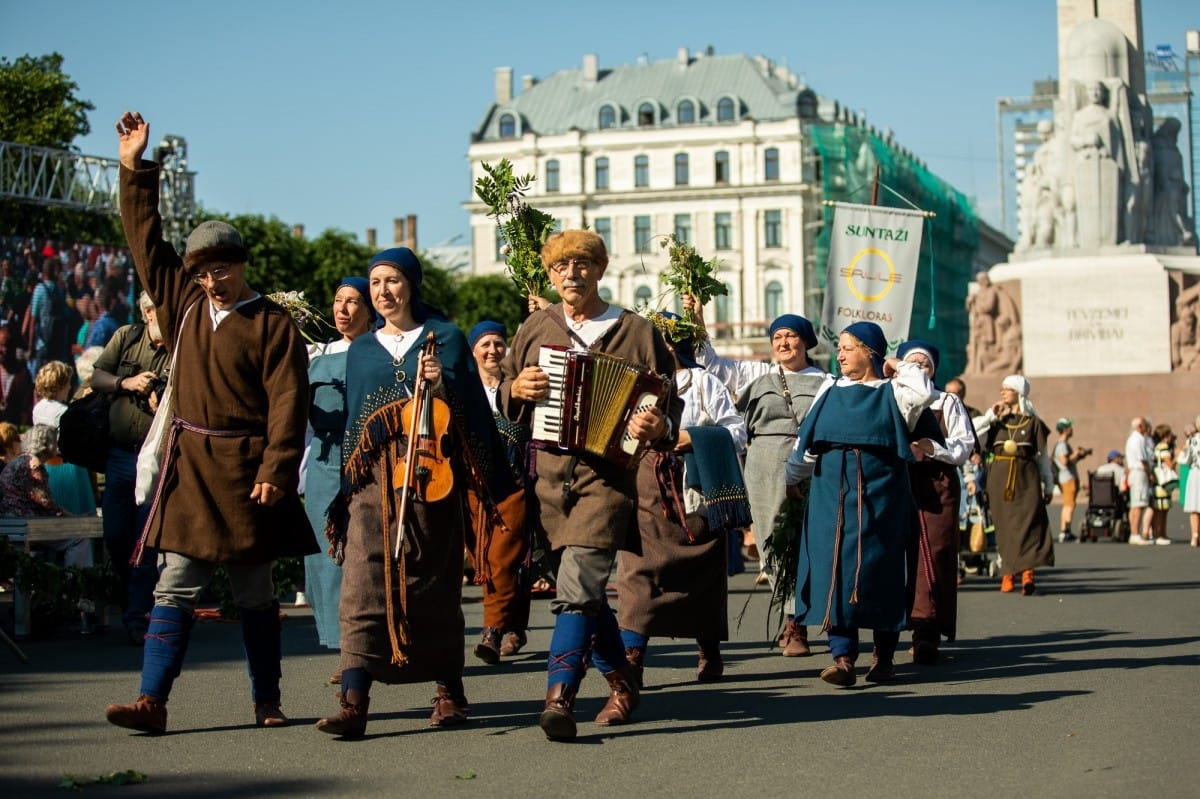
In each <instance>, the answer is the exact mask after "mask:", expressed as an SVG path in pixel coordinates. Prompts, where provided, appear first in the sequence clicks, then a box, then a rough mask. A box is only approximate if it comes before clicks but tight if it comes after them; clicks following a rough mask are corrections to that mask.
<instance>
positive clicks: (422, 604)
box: [339, 466, 466, 683]
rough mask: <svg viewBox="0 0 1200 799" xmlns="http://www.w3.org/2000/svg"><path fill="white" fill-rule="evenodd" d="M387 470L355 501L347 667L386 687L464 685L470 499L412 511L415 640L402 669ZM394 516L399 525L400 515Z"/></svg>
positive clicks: (409, 571)
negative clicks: (387, 566)
mask: <svg viewBox="0 0 1200 799" xmlns="http://www.w3.org/2000/svg"><path fill="white" fill-rule="evenodd" d="M381 471H382V470H381V468H380V467H378V466H376V467H375V469H374V479H373V480H372V482H371V483H369V484H368V485H366V486H365V487H364V488H363V489H362V490H361V491H359V492H358V493H357V494H355V495H354V496H353V497H351V498H350V504H349V518H350V522H349V526H348V529H347V536H346V559H345V563H344V564H343V565H342V602H341V608H340V614H339V618H340V623H341V632H342V658H341V667H342V668H343V669H351V668H361V669H366V670H367V672H368V673H370V675H371V677H372V678H373V679H375V680H376V681H378V682H384V683H411V682H425V681H430V680H446V679H456V678H459V677H461V676H462V672H463V664H464V662H465V659H466V655H465V647H466V641H465V637H464V635H465V630H464V627H465V623H464V620H463V613H462V564H463V540H464V539H463V526H464V523H465V508H464V507H463V499H462V495H461V494H460V493H459V492H458V491H457V490H455V491H452V492H451V494H450V496H449V497H447V498H446V499H444V500H442V501H440V502H435V503H430V504H424V503H415V504H414V505H413V506H412V510H411V517H412V524H410V525H408V526H407V529H406V532H405V536H404V551H403V553H402V554H403V558H404V568H405V583H406V586H407V592H408V597H407V604H406V606H405V608H404V618H405V619H406V620H407V622H408V631H409V639H410V640H409V642H408V643H407V644H404V645H402V647H401V651H402V653H403V655H404V657H406V658H407V660H408V662H407V663H406V664H405V665H402V666H397V665H394V664H393V663H392V638H391V635H390V634H389V630H388V619H387V604H386V603H387V590H386V587H385V585H386V584H385V581H384V562H385V561H384V544H383V514H382V513H381V510H382V508H381V504H382V502H383V501H385V500H384V499H383V497H384V496H386V497H388V499H387V500H386V501H389V502H393V503H394V502H395V497H396V494H395V492H394V491H391V490H390V489H389V490H388V491H387V492H386V493H384V492H381V491H380V474H381ZM389 515H390V516H392V517H393V518H394V517H395V515H396V511H395V510H392V511H391V512H390V514H389ZM393 540H394V537H393ZM396 577H397V576H396V575H393V581H392V585H393V589H394V590H393V596H392V601H393V603H395V612H396V618H399V616H400V607H401V606H400V592H399V590H398V586H397V582H398V580H397V579H396Z"/></svg>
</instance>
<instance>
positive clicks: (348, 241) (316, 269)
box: [305, 228, 374, 311]
mask: <svg viewBox="0 0 1200 799" xmlns="http://www.w3.org/2000/svg"><path fill="white" fill-rule="evenodd" d="M308 251H309V257H310V258H311V259H312V264H313V270H312V286H311V288H309V289H307V290H306V293H305V296H306V297H308V299H309V300H310V301H311V302H312V304H313V305H315V306H317V307H318V308H320V309H321V310H322V311H325V310H326V309H331V308H332V307H333V295H334V293H335V292H334V289H335V288H337V285H338V283H340V282H341V281H342V279H343V278H346V277H349V276H351V275H366V273H367V263H368V262H369V261H370V260H371V256H372V255H374V253H372V252H371V249H370V248H369V247H367V245H366V244H363V243H361V242H359V241H358V239H356V238H355V237H354V235H353V234H351V233H347V232H345V231H343V230H336V229H333V228H330V229H329V230H326V231H325V232H323V233H322V234H321V235H320V236H317V237H316V238H315V239H313V240H312V241H311V242H309V243H308Z"/></svg>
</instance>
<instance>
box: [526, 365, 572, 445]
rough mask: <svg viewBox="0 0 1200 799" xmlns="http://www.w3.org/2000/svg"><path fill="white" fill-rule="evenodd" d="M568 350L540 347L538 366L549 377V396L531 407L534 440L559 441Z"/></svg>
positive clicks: (560, 438)
mask: <svg viewBox="0 0 1200 799" xmlns="http://www.w3.org/2000/svg"><path fill="white" fill-rule="evenodd" d="M569 353H570V350H567V349H555V348H551V347H542V348H541V352H539V353H538V366H539V367H540V368H541V370H542V371H543V372H545V373H546V375H547V376H548V377H549V378H550V396H549V397H547V398H546V399H544V400H542V401H540V402H538V403H537V404H536V405H535V406H534V408H533V418H532V420H531V422H532V424H531V433H532V437H533V439H534V440H536V441H561V440H562V429H563V405H564V404H565V402H566V396H565V395H566V382H567V356H568V354H569Z"/></svg>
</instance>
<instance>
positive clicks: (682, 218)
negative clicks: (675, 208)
mask: <svg viewBox="0 0 1200 799" xmlns="http://www.w3.org/2000/svg"><path fill="white" fill-rule="evenodd" d="M675 240H676V241H678V242H679V243H680V244H691V243H692V215H691V214H675Z"/></svg>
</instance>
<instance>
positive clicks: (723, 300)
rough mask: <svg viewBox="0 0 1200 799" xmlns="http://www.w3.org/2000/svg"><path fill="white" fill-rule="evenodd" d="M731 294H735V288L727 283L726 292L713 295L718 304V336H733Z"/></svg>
mask: <svg viewBox="0 0 1200 799" xmlns="http://www.w3.org/2000/svg"><path fill="white" fill-rule="evenodd" d="M731 294H733V288H732V287H731V286H730V285H729V284H728V283H726V284H725V293H724V294H718V295H717V296H716V297H713V302H714V303H715V304H716V309H717V319H716V322H717V324H716V328H717V330H716V337H717V338H733V328H731V327H729V297H730V295H731ZM771 318H772V319H774V318H775V317H774V316H772V317H771Z"/></svg>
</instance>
